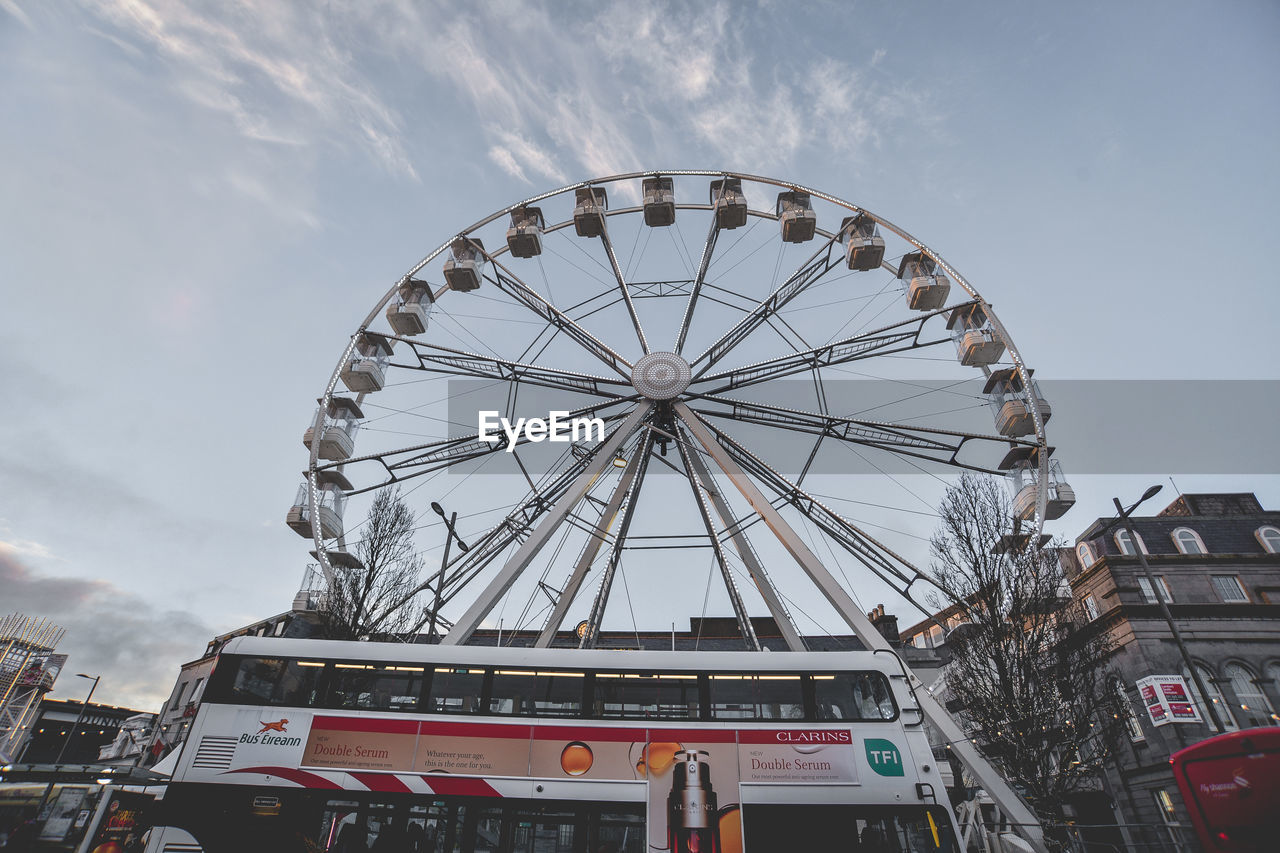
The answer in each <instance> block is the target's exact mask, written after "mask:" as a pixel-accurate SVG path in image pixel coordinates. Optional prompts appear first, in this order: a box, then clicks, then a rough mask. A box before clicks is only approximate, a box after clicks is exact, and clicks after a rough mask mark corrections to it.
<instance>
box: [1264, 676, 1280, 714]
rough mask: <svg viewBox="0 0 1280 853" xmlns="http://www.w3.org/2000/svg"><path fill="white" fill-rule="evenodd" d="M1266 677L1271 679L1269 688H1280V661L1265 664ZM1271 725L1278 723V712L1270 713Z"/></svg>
mask: <svg viewBox="0 0 1280 853" xmlns="http://www.w3.org/2000/svg"><path fill="white" fill-rule="evenodd" d="M1267 678H1269V679H1271V689H1272V690H1280V663H1269V664H1267ZM1271 725H1273V726H1275V725H1280V714H1276V713H1275V712H1274V711H1273V712H1272V714H1271Z"/></svg>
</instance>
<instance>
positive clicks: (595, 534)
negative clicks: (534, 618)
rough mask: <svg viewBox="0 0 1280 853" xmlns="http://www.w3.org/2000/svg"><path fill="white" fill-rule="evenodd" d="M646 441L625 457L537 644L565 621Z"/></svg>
mask: <svg viewBox="0 0 1280 853" xmlns="http://www.w3.org/2000/svg"><path fill="white" fill-rule="evenodd" d="M649 442H650V439H649V437H648V436H645V437H644V438H642V439H641V440H640V446H639V447H637V448H636V452H635V454H634V455H632V457H631V459H629V460H628V461H627V467H626V470H624V471H623V472H622V477H621V478H619V480H618V485H617V486H615V487H614V489H613V494H612V495H610V496H609V503H608V505H606V506H605V508H604V512H603V513H602V514H601V515H600V522H599V523H598V524H597V525H596V528H595V530H593V531H592V533H591V540H590V541H589V542H587V544H586V546H585V547H584V548H583V549H582V554H581V555H579V557H578V563H577V565H575V566H574V567H573V574H572V575H570V576H569V582H568V583H567V584H565V587H564V591H563V592H561V593H560V597H559V598H558V599H557V600H556V604H555V607H554V608H552V610H551V615H550V616H548V617H547V624H545V625H543V626H542V631H541V633H539V634H538V639H537V641H536V642H535V643H534V646H535V647H536V648H539V649H545V648H547V647H549V646H550V645H551V641H552V640H554V639H555V637H556V631H558V630H560V624H561V623H562V622H564V617H565V614H566V613H568V612H569V606H570V605H571V604H573V600H574V599H575V598H576V597H577V596H578V590H579V589H580V588H581V587H582V582H583V580H585V579H586V577H587V572H589V571H591V564H592V563H594V562H595V559H596V555H597V554H599V553H600V547H601V546H602V545H604V543H605V541H606V540H607V539H608V536H609V529H610V528H611V527H612V526H613V522H614V519H615V517H616V516H617V514H618V510H619V509H621V508H622V502H623V500H625V499H626V497H627V495H628V494H630V492H631V483H632V482H633V481H634V480H635V478H636V472H637V471H639V470H640V468H641V467H642V466H643V463H644V462H645V457H646V456H647V455H648V453H649Z"/></svg>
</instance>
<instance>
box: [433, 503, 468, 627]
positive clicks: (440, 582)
mask: <svg viewBox="0 0 1280 853" xmlns="http://www.w3.org/2000/svg"><path fill="white" fill-rule="evenodd" d="M439 507H440V504H438V503H432V504H431V508H432V509H433V510H435V511H436V512H437V513H438V514H439V515H440V517H441V518H444V510H443V509H440V508H439ZM457 520H458V514H457V513H456V512H455V513H454V514H453V515H452V516H451V517H449V518H445V521H444V524H445V527H447V528H448V532H446V533H445V536H444V556H443V557H441V558H440V576H439V578H437V579H436V599H435V601H433V602H432V603H431V629H430V631H429V633H428V634H427V638H428V639H431V640H434V639H436V616H437V615H438V614H439V613H440V598H441V596H443V595H444V570H445V567H446V566H448V565H449V546H450V545H452V544H453V540H454V539H458V544H459V545H462V539H460V538H459V537H458V534H457V533H455V532H454V530H453V525H454V522H456V521H457ZM463 550H464V551H465V550H466V549H465V548H464V549H463Z"/></svg>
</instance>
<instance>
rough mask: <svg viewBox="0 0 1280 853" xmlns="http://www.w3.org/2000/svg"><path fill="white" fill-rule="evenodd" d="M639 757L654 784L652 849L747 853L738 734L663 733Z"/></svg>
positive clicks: (651, 791) (652, 733) (682, 852)
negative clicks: (743, 824)
mask: <svg viewBox="0 0 1280 853" xmlns="http://www.w3.org/2000/svg"><path fill="white" fill-rule="evenodd" d="M659 734H661V736H662V737H663V740H661V741H658V740H650V741H649V742H648V743H646V744H645V745H644V748H643V750H642V752H641V755H640V760H639V764H638V769H640V770H641V771H642V772H643V774H644V778H645V780H646V781H647V782H648V785H649V821H648V823H649V850H651V851H659V850H662V851H668V853H709V851H719V853H742V816H741V811H740V809H739V804H738V781H739V777H738V743H737V733H736V732H733V731H708V730H706V729H703V730H690V731H685V730H679V729H661V730H651V731H650V737H651V738H652V737H655V736H657V735H659Z"/></svg>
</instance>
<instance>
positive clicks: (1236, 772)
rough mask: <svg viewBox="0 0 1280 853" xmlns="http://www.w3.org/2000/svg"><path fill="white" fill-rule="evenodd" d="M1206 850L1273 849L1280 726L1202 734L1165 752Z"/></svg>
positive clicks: (1279, 797) (1279, 796)
mask: <svg viewBox="0 0 1280 853" xmlns="http://www.w3.org/2000/svg"><path fill="white" fill-rule="evenodd" d="M1169 763H1170V764H1172V765H1173V776H1174V778H1175V779H1176V780H1177V782H1178V789H1179V790H1180V791H1181V792H1182V799H1183V800H1184V801H1185V802H1186V804H1187V811H1188V812H1190V813H1191V822H1192V824H1193V825H1194V826H1195V828H1196V833H1197V834H1198V835H1199V836H1200V843H1201V844H1203V845H1204V849H1205V850H1209V851H1218V850H1223V851H1231V852H1232V853H1255V851H1256V853H1262V851H1271V850H1275V849H1276V815H1277V814H1280V727H1267V728H1259V729H1245V730H1244V731H1239V732H1231V733H1229V734H1225V735H1218V736H1217V737H1211V738H1209V739H1208V740H1202V741H1200V742H1199V743H1197V744H1194V745H1193V746H1189V747H1187V748H1186V749H1184V750H1180V751H1179V752H1175V753H1174V754H1173V755H1172V756H1170V758H1169Z"/></svg>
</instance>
